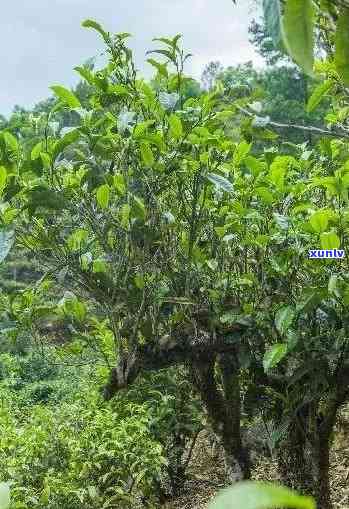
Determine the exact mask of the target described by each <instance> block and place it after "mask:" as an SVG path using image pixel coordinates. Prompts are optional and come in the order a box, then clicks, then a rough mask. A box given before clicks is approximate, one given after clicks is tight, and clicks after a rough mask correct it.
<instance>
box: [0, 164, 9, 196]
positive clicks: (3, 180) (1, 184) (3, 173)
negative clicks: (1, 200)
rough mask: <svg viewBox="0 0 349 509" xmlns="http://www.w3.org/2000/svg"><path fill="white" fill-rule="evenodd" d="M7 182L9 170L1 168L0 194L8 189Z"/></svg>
mask: <svg viewBox="0 0 349 509" xmlns="http://www.w3.org/2000/svg"><path fill="white" fill-rule="evenodd" d="M6 182H7V170H6V168H5V167H4V166H0V193H2V192H3V190H4V189H5V187H6Z"/></svg>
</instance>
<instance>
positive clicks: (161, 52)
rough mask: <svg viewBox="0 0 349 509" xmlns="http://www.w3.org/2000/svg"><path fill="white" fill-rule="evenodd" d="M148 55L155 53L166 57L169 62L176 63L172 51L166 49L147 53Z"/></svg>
mask: <svg viewBox="0 0 349 509" xmlns="http://www.w3.org/2000/svg"><path fill="white" fill-rule="evenodd" d="M150 53H157V54H158V55H163V56H165V57H167V58H168V59H169V60H170V61H171V62H173V63H176V55H175V53H174V52H173V51H168V50H167V49H154V50H152V51H147V55H149V54H150Z"/></svg>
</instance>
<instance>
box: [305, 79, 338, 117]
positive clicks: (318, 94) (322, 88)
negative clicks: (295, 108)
mask: <svg viewBox="0 0 349 509" xmlns="http://www.w3.org/2000/svg"><path fill="white" fill-rule="evenodd" d="M332 87H333V83H332V81H331V80H326V81H324V82H323V83H320V85H318V86H317V87H316V88H315V90H314V91H313V93H312V94H311V96H310V97H309V100H308V104H307V112H308V113H311V112H312V111H313V110H315V108H316V107H317V106H318V105H319V104H320V102H321V100H322V98H323V97H324V96H325V94H326V93H327V92H329V91H330V90H331V88H332Z"/></svg>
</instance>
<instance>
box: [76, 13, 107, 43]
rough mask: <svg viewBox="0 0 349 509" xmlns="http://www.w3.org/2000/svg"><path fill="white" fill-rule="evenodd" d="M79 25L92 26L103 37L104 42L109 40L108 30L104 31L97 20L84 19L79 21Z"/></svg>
mask: <svg viewBox="0 0 349 509" xmlns="http://www.w3.org/2000/svg"><path fill="white" fill-rule="evenodd" d="M81 26H83V27H84V28H92V29H93V30H96V32H98V33H99V34H100V35H101V36H102V37H103V39H104V41H105V42H106V43H109V42H110V37H109V34H108V32H106V31H105V30H104V29H103V27H102V25H100V24H99V23H97V21H94V20H93V19H85V21H83V22H82V23H81Z"/></svg>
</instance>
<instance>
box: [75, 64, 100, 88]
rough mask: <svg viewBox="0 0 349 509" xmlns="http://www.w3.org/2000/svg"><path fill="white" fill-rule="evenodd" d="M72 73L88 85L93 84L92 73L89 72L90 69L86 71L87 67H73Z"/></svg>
mask: <svg viewBox="0 0 349 509" xmlns="http://www.w3.org/2000/svg"><path fill="white" fill-rule="evenodd" d="M74 71H76V72H78V73H79V74H80V76H81V77H82V78H84V80H86V81H87V83H88V84H89V85H94V84H95V77H94V75H93V73H92V72H91V71H90V69H87V67H74Z"/></svg>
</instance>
